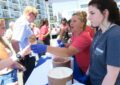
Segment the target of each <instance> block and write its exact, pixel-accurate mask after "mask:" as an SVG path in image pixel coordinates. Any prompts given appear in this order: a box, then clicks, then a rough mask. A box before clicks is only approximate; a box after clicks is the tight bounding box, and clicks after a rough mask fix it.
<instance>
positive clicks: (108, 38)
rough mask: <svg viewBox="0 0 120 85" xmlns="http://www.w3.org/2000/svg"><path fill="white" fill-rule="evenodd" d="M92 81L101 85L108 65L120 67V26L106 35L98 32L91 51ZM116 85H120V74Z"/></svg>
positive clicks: (113, 28) (93, 83)
mask: <svg viewBox="0 0 120 85" xmlns="http://www.w3.org/2000/svg"><path fill="white" fill-rule="evenodd" d="M90 57H91V58H90V59H91V60H90V79H91V82H92V85H101V84H102V81H103V78H104V77H105V75H106V73H107V65H111V66H116V67H120V26H118V25H114V26H112V27H111V28H110V29H109V30H107V31H106V32H105V33H102V32H101V30H98V31H97V33H96V35H95V37H94V40H93V43H92V46H91V50H90ZM115 85H120V73H119V75H118V78H117V81H116V84H115Z"/></svg>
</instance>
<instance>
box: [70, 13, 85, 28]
mask: <svg viewBox="0 0 120 85" xmlns="http://www.w3.org/2000/svg"><path fill="white" fill-rule="evenodd" d="M74 15H76V16H78V17H79V19H80V21H81V22H84V26H83V29H85V27H86V23H87V13H86V12H85V11H78V12H76V13H74V14H73V15H72V16H74Z"/></svg>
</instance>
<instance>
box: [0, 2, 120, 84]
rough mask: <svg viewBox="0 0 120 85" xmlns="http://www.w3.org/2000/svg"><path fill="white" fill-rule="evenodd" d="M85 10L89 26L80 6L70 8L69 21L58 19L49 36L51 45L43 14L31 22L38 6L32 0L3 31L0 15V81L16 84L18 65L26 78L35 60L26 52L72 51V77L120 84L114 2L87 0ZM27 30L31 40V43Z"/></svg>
mask: <svg viewBox="0 0 120 85" xmlns="http://www.w3.org/2000/svg"><path fill="white" fill-rule="evenodd" d="M88 13H89V16H88V19H89V20H90V22H91V25H90V26H89V25H87V22H88V19H87V12H85V11H77V12H75V13H73V14H72V16H71V19H70V20H69V21H67V19H66V18H62V19H61V22H60V23H59V24H60V26H59V28H60V31H59V32H58V34H56V35H55V36H54V37H55V38H56V39H57V42H58V44H59V46H57V47H53V46H51V44H50V39H51V37H50V33H51V29H52V28H50V27H49V21H48V19H43V20H41V21H40V25H39V27H38V26H37V25H36V24H35V22H34V20H35V19H36V17H37V14H38V10H37V9H36V8H35V7H33V6H27V7H26V8H25V9H24V11H23V14H22V15H21V16H20V17H19V18H18V19H17V20H16V21H15V22H14V21H11V22H10V23H9V29H8V30H7V31H6V25H5V19H0V85H7V84H12V85H19V83H18V76H17V71H18V70H21V71H23V85H24V84H25V83H26V81H27V79H28V78H29V76H30V74H31V72H32V71H33V69H34V67H35V63H36V57H35V55H31V52H34V53H38V54H39V56H40V55H43V54H44V53H46V52H49V53H51V54H54V55H56V56H59V57H74V63H75V67H77V68H74V70H73V71H74V72H73V77H74V78H75V79H76V80H78V81H79V82H81V83H84V84H86V85H120V56H119V55H120V39H119V37H120V12H119V8H118V7H117V4H116V2H115V1H114V0H91V1H89V3H88ZM69 34H71V35H69ZM31 36H32V37H33V36H34V37H35V40H34V39H33V40H32V41H33V42H35V41H37V42H36V43H34V44H32V43H31V41H30V37H31ZM61 43H62V44H61ZM80 72H82V73H83V74H84V76H81V73H80Z"/></svg>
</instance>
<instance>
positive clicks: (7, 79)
mask: <svg viewBox="0 0 120 85" xmlns="http://www.w3.org/2000/svg"><path fill="white" fill-rule="evenodd" d="M4 32H5V20H4V19H0V85H8V84H10V85H18V82H17V81H18V79H17V69H21V70H25V68H24V67H23V66H22V65H20V64H19V63H18V62H16V61H18V60H19V59H18V58H17V57H19V58H20V56H16V54H15V52H14V50H13V48H12V46H11V44H10V43H9V42H8V41H7V39H5V38H4V37H3V35H4ZM20 55H22V56H23V55H24V54H23V52H21V53H20Z"/></svg>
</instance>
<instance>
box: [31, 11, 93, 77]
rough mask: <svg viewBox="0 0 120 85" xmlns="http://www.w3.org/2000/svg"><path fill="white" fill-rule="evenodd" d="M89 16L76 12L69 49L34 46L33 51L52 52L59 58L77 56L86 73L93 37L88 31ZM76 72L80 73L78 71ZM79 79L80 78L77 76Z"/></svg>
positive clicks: (80, 66) (71, 23)
mask: <svg viewBox="0 0 120 85" xmlns="http://www.w3.org/2000/svg"><path fill="white" fill-rule="evenodd" d="M86 18H87V14H86V12H84V11H81V12H76V13H74V14H73V15H72V18H71V22H70V27H71V31H72V37H71V43H70V45H69V46H68V47H62V48H60V47H52V46H47V45H43V44H34V45H32V46H31V49H32V50H33V52H35V53H43V52H50V53H52V54H54V55H57V56H59V57H70V56H73V55H75V61H76V63H77V64H78V66H79V68H81V70H82V72H83V73H86V71H87V69H88V66H89V63H90V52H89V50H90V45H91V42H92V37H91V35H90V31H88V30H86V29H87V26H86V22H87V19H86ZM76 72H79V70H78V71H76ZM77 77H79V76H77Z"/></svg>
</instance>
